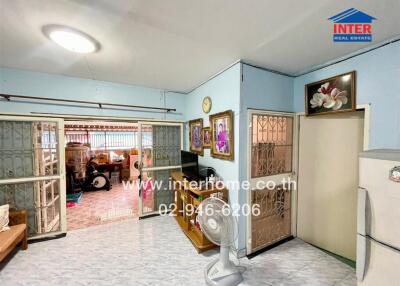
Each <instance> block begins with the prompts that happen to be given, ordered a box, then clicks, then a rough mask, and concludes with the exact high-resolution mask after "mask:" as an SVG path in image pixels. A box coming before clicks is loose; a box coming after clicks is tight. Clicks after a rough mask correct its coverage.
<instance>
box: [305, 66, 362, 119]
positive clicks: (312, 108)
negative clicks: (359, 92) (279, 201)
mask: <svg viewBox="0 0 400 286" xmlns="http://www.w3.org/2000/svg"><path fill="white" fill-rule="evenodd" d="M355 83H356V72H355V71H352V72H349V73H345V74H341V75H337V76H334V77H331V78H327V79H324V80H321V81H318V82H314V83H310V84H307V85H306V87H305V111H306V116H311V115H323V114H329V113H335V112H349V111H355V110H356V86H355Z"/></svg>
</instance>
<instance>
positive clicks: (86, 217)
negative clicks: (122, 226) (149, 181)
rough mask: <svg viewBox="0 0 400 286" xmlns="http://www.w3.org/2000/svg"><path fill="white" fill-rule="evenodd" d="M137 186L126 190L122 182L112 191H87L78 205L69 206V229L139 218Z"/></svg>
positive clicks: (114, 186)
mask: <svg viewBox="0 0 400 286" xmlns="http://www.w3.org/2000/svg"><path fill="white" fill-rule="evenodd" d="M138 201H139V195H138V191H137V188H136V187H135V188H134V189H133V190H124V188H123V185H122V184H115V185H113V187H112V189H111V190H110V191H104V190H102V191H97V192H85V193H83V197H82V199H81V201H80V203H78V204H77V205H75V206H74V207H70V208H67V227H68V230H74V229H80V228H86V227H90V226H94V225H100V224H106V223H110V222H115V221H120V220H125V219H129V218H130V219H132V218H136V219H137V218H138Z"/></svg>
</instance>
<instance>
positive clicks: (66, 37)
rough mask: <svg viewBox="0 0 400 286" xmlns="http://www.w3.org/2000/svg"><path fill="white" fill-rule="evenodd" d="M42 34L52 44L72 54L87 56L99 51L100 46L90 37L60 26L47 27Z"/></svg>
mask: <svg viewBox="0 0 400 286" xmlns="http://www.w3.org/2000/svg"><path fill="white" fill-rule="evenodd" d="M43 33H44V34H45V35H46V36H47V37H48V38H49V39H50V40H52V41H53V42H55V43H56V44H58V45H59V46H61V47H63V48H64V49H67V50H69V51H71V52H74V53H80V54H89V53H94V52H96V51H98V50H99V49H100V44H99V42H97V41H96V40H95V39H93V38H92V37H91V36H89V35H87V34H85V33H83V32H81V31H79V30H76V29H73V28H70V27H66V26H60V25H48V26H44V27H43Z"/></svg>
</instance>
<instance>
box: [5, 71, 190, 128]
mask: <svg viewBox="0 0 400 286" xmlns="http://www.w3.org/2000/svg"><path fill="white" fill-rule="evenodd" d="M0 93H8V94H16V95H26V96H39V97H53V98H63V99H75V100H86V101H99V102H109V103H121V104H132V105H146V106H155V107H172V108H176V109H177V111H176V112H174V113H168V114H165V113H164V112H157V111H132V110H116V109H113V110H110V109H99V108H97V107H96V108H93V107H92V108H83V107H78V106H65V105H63V104H57V103H50V102H46V103H45V104H43V103H41V104H39V103H32V102H30V103H29V102H26V101H25V102H21V101H19V102H18V101H17V100H12V102H5V101H3V100H0V112H17V113H30V112H44V113H46V112H51V113H66V114H78V115H99V116H130V117H140V118H156V119H170V120H182V119H183V110H184V100H183V98H184V96H185V95H184V94H179V93H170V92H169V93H165V96H164V92H163V91H162V90H159V89H155V88H147V87H139V86H133V85H127V84H118V83H112V82H106V81H97V80H89V79H83V78H76V77H68V76H62V75H54V74H47V73H39V72H31V71H24V70H19V69H8V68H0Z"/></svg>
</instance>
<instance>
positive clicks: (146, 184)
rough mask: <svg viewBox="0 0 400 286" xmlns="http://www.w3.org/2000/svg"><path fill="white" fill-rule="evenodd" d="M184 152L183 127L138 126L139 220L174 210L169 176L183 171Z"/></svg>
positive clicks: (172, 125)
mask: <svg viewBox="0 0 400 286" xmlns="http://www.w3.org/2000/svg"><path fill="white" fill-rule="evenodd" d="M182 148H183V124H182V123H167V122H139V166H140V190H139V217H141V218H143V217H146V216H151V215H155V214H159V213H160V211H163V212H165V211H167V210H170V209H171V208H172V203H173V202H174V195H175V193H174V191H173V189H172V187H171V184H170V176H171V172H173V171H180V170H181V150H182Z"/></svg>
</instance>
